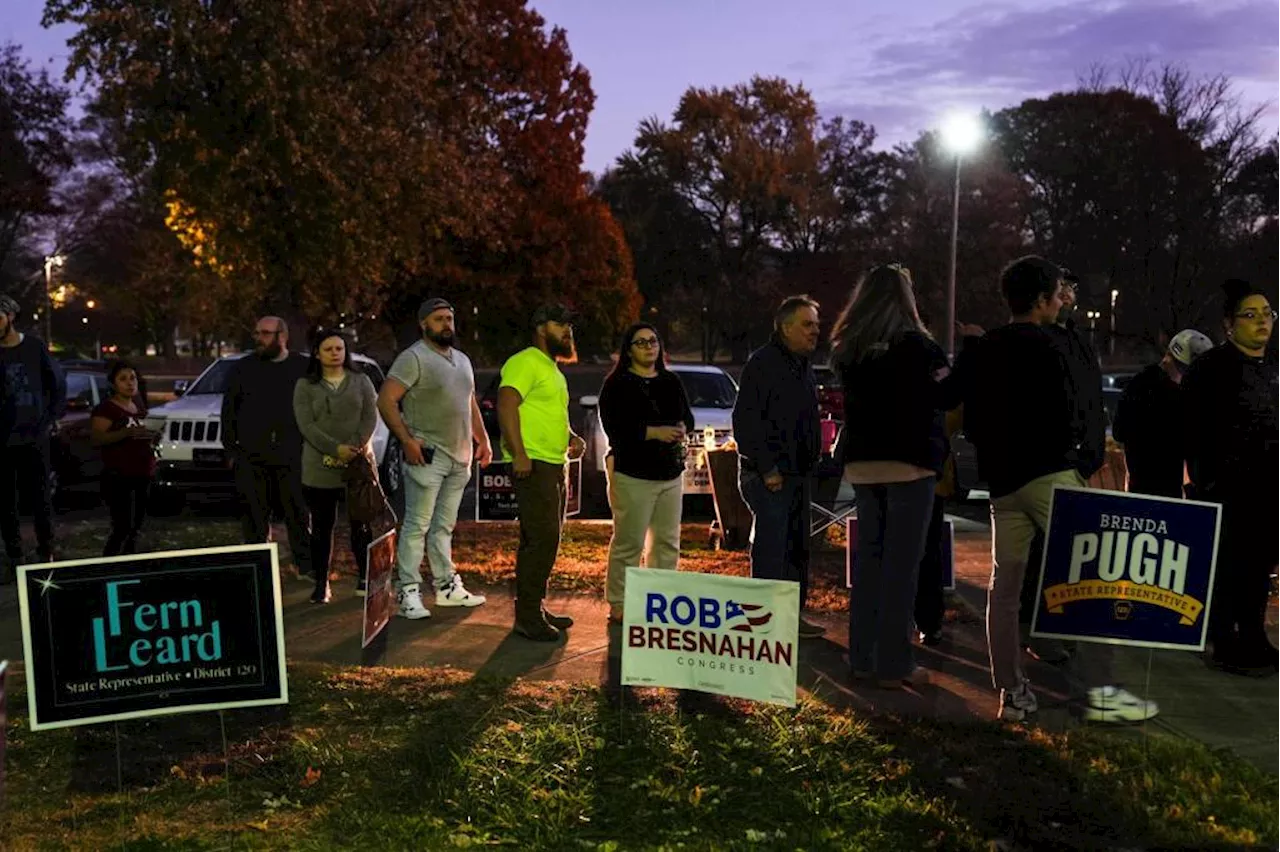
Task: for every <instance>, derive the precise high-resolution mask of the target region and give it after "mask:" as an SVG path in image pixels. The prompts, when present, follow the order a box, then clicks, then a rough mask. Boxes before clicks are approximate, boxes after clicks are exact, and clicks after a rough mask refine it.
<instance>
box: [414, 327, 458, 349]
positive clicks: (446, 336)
mask: <svg viewBox="0 0 1280 852" xmlns="http://www.w3.org/2000/svg"><path fill="white" fill-rule="evenodd" d="M422 336H423V337H424V338H426V339H427V340H429V341H431V342H432V343H434V344H435V345H436V346H443V347H445V348H448V347H450V346H452V345H453V342H454V341H455V340H456V339H457V337H456V336H455V335H454V333H453V332H452V331H450V330H448V329H445V330H444V331H442V332H440V333H439V334H436V333H435V332H432V331H424V332H422Z"/></svg>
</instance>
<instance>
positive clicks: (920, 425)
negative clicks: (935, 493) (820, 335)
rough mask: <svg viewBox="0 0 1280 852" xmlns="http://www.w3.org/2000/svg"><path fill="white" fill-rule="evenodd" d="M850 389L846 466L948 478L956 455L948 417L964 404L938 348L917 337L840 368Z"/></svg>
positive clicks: (846, 409) (846, 407) (846, 405)
mask: <svg viewBox="0 0 1280 852" xmlns="http://www.w3.org/2000/svg"><path fill="white" fill-rule="evenodd" d="M835 367H836V370H837V371H838V372H839V374H840V383H841V386H842V387H843V388H844V424H845V425H844V434H843V436H842V440H841V455H842V457H841V459H840V461H841V462H842V463H848V462H854V461H898V462H905V463H907V464H913V465H915V466H916V467H921V468H926V469H928V470H932V471H934V472H935V473H937V474H941V473H942V466H943V464H944V463H945V462H946V459H947V454H948V452H949V451H950V444H949V442H948V440H947V434H946V426H945V420H944V418H945V416H946V412H947V411H949V410H950V409H952V408H955V407H956V406H957V405H959V404H960V390H961V389H960V385H959V382H958V381H957V379H956V376H955V375H954V374H950V375H946V374H944V376H943V377H939V372H940V371H943V370H946V369H947V367H948V364H947V356H946V353H945V352H943V351H942V348H941V347H940V346H938V344H936V343H934V342H933V341H932V340H931V339H929V338H928V337H926V336H924V335H923V334H920V333H918V332H912V333H910V334H908V335H906V336H905V337H903V339H902V340H901V341H899V342H898V343H895V344H894V345H893V346H891V347H889V348H888V349H887V350H885V351H884V352H883V353H882V354H878V355H873V356H872V357H868V358H865V359H863V360H862V361H860V362H858V363H856V364H845V363H839V362H837V363H836V365H835Z"/></svg>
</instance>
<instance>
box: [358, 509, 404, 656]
mask: <svg viewBox="0 0 1280 852" xmlns="http://www.w3.org/2000/svg"><path fill="white" fill-rule="evenodd" d="M365 565H366V566H368V570H367V571H366V572H365V587H364V613H363V617H362V618H361V620H360V647H361V648H368V647H369V643H370V642H372V641H373V640H374V639H376V638H377V637H378V634H379V633H381V632H382V631H383V629H385V628H386V626H387V623H388V622H390V621H391V613H392V611H393V609H394V608H395V598H396V593H395V589H393V588H392V582H391V581H392V578H393V576H394V574H395V568H396V531H395V530H394V529H391V530H387V531H386V532H385V533H383V534H382V535H380V536H378V537H377V538H376V539H374V540H373V541H372V542H371V543H370V544H369V550H368V559H367V560H366V561H365Z"/></svg>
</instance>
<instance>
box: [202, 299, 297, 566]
mask: <svg viewBox="0 0 1280 852" xmlns="http://www.w3.org/2000/svg"><path fill="white" fill-rule="evenodd" d="M253 337H254V344H255V346H254V353H253V354H252V355H248V356H246V357H244V358H241V359H240V361H239V362H237V363H236V365H235V368H234V369H233V370H232V372H231V378H230V381H229V382H228V385H227V392H226V394H225V395H223V397H222V429H223V437H222V444H223V446H224V447H226V449H227V452H228V453H230V454H231V458H232V460H233V462H234V464H235V474H236V488H237V490H238V491H239V492H240V498H241V499H242V500H243V501H244V505H243V507H242V510H243V514H242V515H241V527H242V534H243V537H244V542H245V543H246V544H254V543H259V542H266V541H268V540H269V538H270V520H271V509H272V508H273V507H278V508H279V509H280V510H281V512H282V513H283V514H284V522H285V527H286V528H287V529H288V530H289V549H290V551H291V552H292V553H293V562H294V565H296V566H297V568H298V572H299V573H300V574H304V575H305V574H307V573H308V572H310V570H311V516H310V513H309V512H308V511H307V504H306V502H305V500H304V499H303V494H302V433H301V432H299V431H298V423H297V420H295V419H294V416H293V389H294V386H295V385H296V384H297V383H298V380H299V379H301V378H302V377H303V376H305V375H306V372H307V359H306V358H304V357H303V356H301V355H298V354H296V353H292V352H290V351H289V327H288V326H287V325H286V324H285V321H284V320H282V319H280V318H279V317H263V318H262V319H260V320H258V322H257V325H256V326H255V327H254V330H253Z"/></svg>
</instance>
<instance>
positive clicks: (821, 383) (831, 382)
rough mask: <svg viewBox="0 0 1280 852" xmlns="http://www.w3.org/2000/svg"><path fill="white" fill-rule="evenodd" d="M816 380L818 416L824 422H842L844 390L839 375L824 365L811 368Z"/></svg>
mask: <svg viewBox="0 0 1280 852" xmlns="http://www.w3.org/2000/svg"><path fill="white" fill-rule="evenodd" d="M813 375H814V377H815V378H816V379H817V380H818V416H819V417H821V418H822V419H824V420H828V419H830V420H837V421H841V422H843V421H844V388H843V387H841V385H840V374H839V373H837V372H836V371H835V370H834V369H832V368H831V367H829V366H827V365H826V364H820V365H818V366H815V367H814V368H813Z"/></svg>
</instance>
